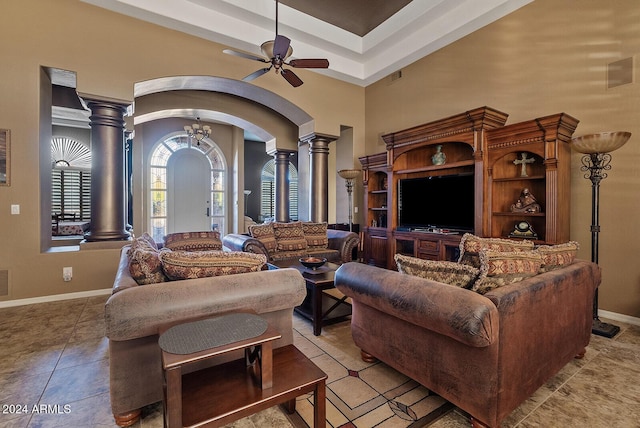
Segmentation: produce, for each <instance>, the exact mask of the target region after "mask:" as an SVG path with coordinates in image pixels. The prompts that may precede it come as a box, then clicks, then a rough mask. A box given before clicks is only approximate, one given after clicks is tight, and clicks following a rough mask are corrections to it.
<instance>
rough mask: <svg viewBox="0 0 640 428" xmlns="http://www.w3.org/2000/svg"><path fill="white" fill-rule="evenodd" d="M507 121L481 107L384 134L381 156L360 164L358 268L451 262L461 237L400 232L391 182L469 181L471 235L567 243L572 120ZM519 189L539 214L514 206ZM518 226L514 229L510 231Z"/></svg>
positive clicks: (429, 203) (434, 205) (431, 205)
mask: <svg viewBox="0 0 640 428" xmlns="http://www.w3.org/2000/svg"><path fill="white" fill-rule="evenodd" d="M507 117H508V115H507V114H506V113H502V112H500V111H497V110H495V109H492V108H490V107H480V108H477V109H474V110H470V111H466V112H463V113H460V114H457V115H454V116H451V117H447V118H444V119H440V120H436V121H433V122H429V123H426V124H424V125H419V126H416V127H413V128H409V129H405V130H402V131H398V132H393V133H390V134H385V135H383V136H382V139H383V140H384V142H385V143H386V151H385V152H383V153H377V154H374V155H369V156H363V157H361V158H360V163H361V164H362V167H363V170H364V175H363V184H364V195H365V196H364V207H365V221H364V228H363V232H364V261H365V263H369V264H374V265H376V266H380V267H385V268H389V269H394V268H395V265H394V261H393V256H394V254H396V253H402V254H407V255H411V256H414V257H420V258H423V259H430V260H457V257H458V245H459V243H460V239H461V237H462V233H463V231H455V230H448V229H438V228H436V229H435V231H434V230H433V229H429V228H418V230H416V229H415V228H407V227H400V226H401V225H400V224H399V212H398V211H399V210H398V183H399V182H400V181H401V180H405V179H409V178H420V177H433V176H451V175H468V174H472V175H473V177H474V180H473V185H474V196H473V197H474V201H473V207H474V212H475V216H474V221H473V223H474V225H473V230H471V232H473V233H475V234H476V235H479V236H485V237H496V238H498V237H499V238H508V237H510V235H512V234H513V233H514V232H515V233H516V234H517V236H522V237H526V238H528V239H535V241H536V242H537V243H549V244H554V243H560V242H566V241H568V240H569V217H570V212H569V210H570V178H571V148H570V145H569V143H570V141H571V136H572V134H573V132H574V131H575V129H576V127H577V125H578V120H577V119H575V118H573V117H571V116H569V115H567V114H565V113H558V114H554V115H550V116H545V117H540V118H536V119H531V120H528V121H525V122H520V123H515V124H512V125H505V123H506V121H507ZM440 152H441V153H443V154H444V155H445V156H446V160H445V161H444V163H442V161H441V160H439V159H438V158H437V157H434V155H436V153H438V154H439V153H440ZM525 189H527V190H528V192H529V193H530V195H533V196H534V197H535V199H534V201H535V203H536V204H537V207H538V208H536V204H533V205H531V206H532V207H534V208H531V209H528V208H527V206H525V207H524V208H523V205H522V203H521V202H518V201H519V198H520V197H521V195H522V194H523V193H526V192H527V190H525ZM415 197H416V198H421V197H422V198H425V199H424V209H425V210H429V209H438V207H439V206H441V205H442V204H447V200H435V201H434V200H429V199H428V198H426V197H425V195H416V196H415ZM450 197H451V198H455V197H456V194H455V193H453V194H451V195H450ZM527 201H528V200H527ZM512 206H513V207H512ZM517 225H520V226H521V229H517V230H516V226H517ZM525 226H530V228H529V229H527V228H526V227H525ZM427 230H429V231H427ZM531 231H532V232H531ZM518 233H519V235H518ZM532 233H535V234H536V235H532Z"/></svg>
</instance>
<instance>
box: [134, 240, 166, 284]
mask: <svg viewBox="0 0 640 428" xmlns="http://www.w3.org/2000/svg"><path fill="white" fill-rule="evenodd" d="M160 252H161V251H158V250H157V249H154V248H149V247H146V248H145V247H141V246H138V247H137V248H135V249H134V250H133V251H132V252H131V253H130V254H129V273H130V274H131V277H132V278H133V279H134V280H135V281H136V283H137V284H138V285H146V284H155V283H158V282H166V281H168V280H169V279H168V278H167V276H166V275H165V274H164V271H163V270H162V263H161V262H160V257H159V256H160ZM162 252H166V250H163V251H162Z"/></svg>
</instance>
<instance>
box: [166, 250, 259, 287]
mask: <svg viewBox="0 0 640 428" xmlns="http://www.w3.org/2000/svg"><path fill="white" fill-rule="evenodd" d="M160 261H161V262H162V269H163V270H164V272H165V274H166V275H167V277H168V278H169V279H171V280H180V279H193V278H206V277H210V276H221V275H232V274H237V273H246V272H258V271H260V270H262V268H263V266H264V265H265V263H266V262H267V258H266V257H265V256H264V255H262V254H253V253H243V252H240V251H161V252H160Z"/></svg>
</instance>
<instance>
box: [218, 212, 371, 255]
mask: <svg viewBox="0 0 640 428" xmlns="http://www.w3.org/2000/svg"><path fill="white" fill-rule="evenodd" d="M359 241H360V239H359V237H358V235H357V234H356V233H353V232H348V231H343V230H333V229H328V228H327V223H316V222H302V221H295V222H289V223H284V222H270V223H262V224H255V225H251V226H250V227H249V233H248V234H246V235H240V234H229V235H226V236H225V237H224V238H223V239H222V243H223V245H224V247H225V248H227V249H229V250H231V251H245V252H249V253H255V254H262V255H264V256H265V257H267V260H268V261H269V262H274V263H277V262H281V261H288V260H296V259H298V258H300V257H304V256H314V257H321V258H326V259H327V260H329V261H332V262H337V263H344V262H349V261H351V260H353V251H354V249H355V248H357V246H358V243H359Z"/></svg>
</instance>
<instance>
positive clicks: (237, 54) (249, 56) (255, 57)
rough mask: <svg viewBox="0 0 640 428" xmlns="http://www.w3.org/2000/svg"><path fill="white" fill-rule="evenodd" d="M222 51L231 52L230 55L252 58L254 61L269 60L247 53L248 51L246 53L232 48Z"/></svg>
mask: <svg viewBox="0 0 640 428" xmlns="http://www.w3.org/2000/svg"><path fill="white" fill-rule="evenodd" d="M222 52H224V53H226V54H229V55H234V56H239V57H240V58H245V59H251V60H254V61H260V62H269V61H267V60H266V59H264V58H261V57H259V56H255V55H251V54H247V53H244V52H238V51H233V50H231V49H225V50H223V51H222Z"/></svg>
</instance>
